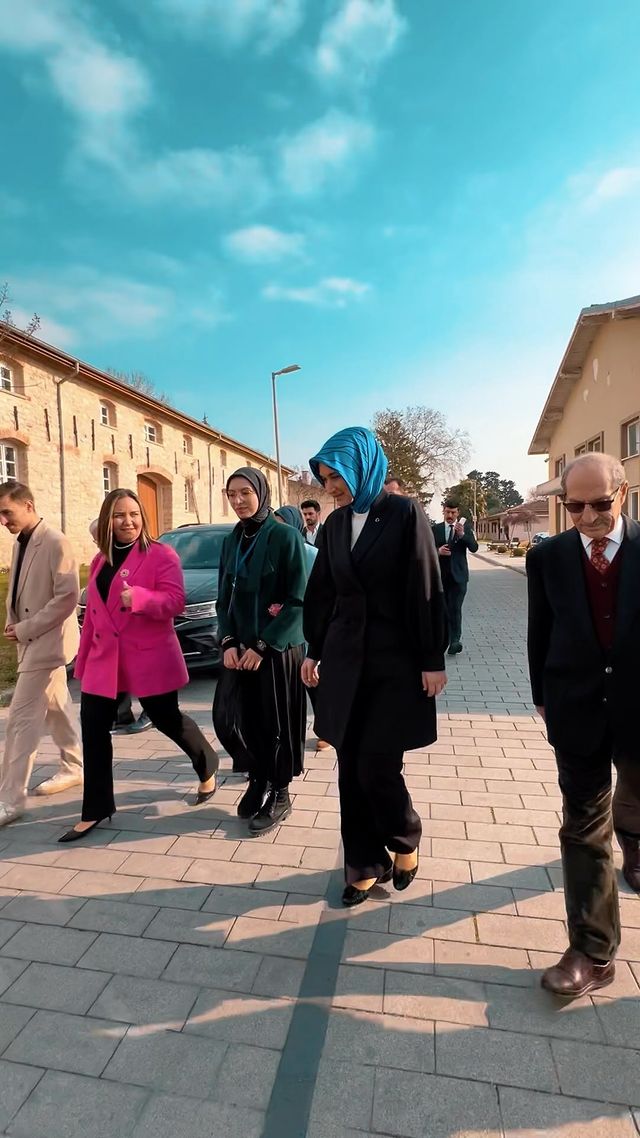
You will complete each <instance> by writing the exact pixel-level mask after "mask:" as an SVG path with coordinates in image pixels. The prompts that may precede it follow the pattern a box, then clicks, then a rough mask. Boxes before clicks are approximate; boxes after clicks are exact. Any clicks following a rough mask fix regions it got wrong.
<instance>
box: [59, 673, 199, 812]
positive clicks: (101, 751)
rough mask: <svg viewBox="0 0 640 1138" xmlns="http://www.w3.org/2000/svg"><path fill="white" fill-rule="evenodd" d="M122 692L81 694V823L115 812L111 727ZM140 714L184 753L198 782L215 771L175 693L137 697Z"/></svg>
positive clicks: (191, 721) (197, 730)
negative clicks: (140, 708)
mask: <svg viewBox="0 0 640 1138" xmlns="http://www.w3.org/2000/svg"><path fill="white" fill-rule="evenodd" d="M121 699H122V693H120V694H119V695H118V696H116V698H115V699H108V698H107V697H105V696H102V695H89V694H88V693H87V692H83V693H82V698H81V701H80V725H81V727H82V748H83V751H84V794H83V798H82V821H83V822H95V821H96V819H98V818H106V817H108V816H109V815H110V814H113V813H114V812H115V801H114V797H113V742H112V738H111V727H112V726H113V722H114V719H115V717H116V710H117V707H118V704H119V703H120V701H121ZM138 699H139V701H140V703H141V705H142V708H143V710H144V711H146V713H147V715H148V716H149V719H150V720H151V722H152V723H153V726H154V727H157V729H158V731H162V734H163V735H166V736H167V738H168V739H171V740H172V741H173V742H174V743H177V745H178V746H179V747H180V748H181V750H182V751H184V753H185V755H187V756H188V757H189V758H190V759H191V762H192V764H193V769H194V771H195V772H196V774H197V776H198V779H199V781H200V782H206V781H207V780H208V779H210V778H211V776H212V775H213V774H215V772H216V771H217V769H218V756H217V754H216V752H215V751H214V749H213V747H212V746H211V744H210V743H209V742H208V741H207V739H206V738H205V736H204V735H203V734H202V731H201V730H200V728H199V727H198V724H197V723H195V721H194V720H193V719H191V718H190V716H188V715H185V714H184V713H183V712H182V711H181V710H180V707H179V704H178V693H177V691H170V692H164V693H163V694H162V695H152V696H149V695H146V696H138Z"/></svg>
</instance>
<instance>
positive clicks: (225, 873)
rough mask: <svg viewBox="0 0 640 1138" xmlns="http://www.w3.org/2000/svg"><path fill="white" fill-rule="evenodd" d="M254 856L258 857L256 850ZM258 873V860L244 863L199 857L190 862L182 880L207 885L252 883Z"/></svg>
mask: <svg viewBox="0 0 640 1138" xmlns="http://www.w3.org/2000/svg"><path fill="white" fill-rule="evenodd" d="M265 849H266V847H265ZM256 858H258V859H259V854H258V853H257V852H256ZM259 873H260V862H259V860H258V863H257V864H245V863H244V862H238V861H231V862H226V861H221V860H220V859H218V860H217V861H215V860H214V859H213V858H202V857H201V858H197V859H196V860H195V861H192V862H191V865H190V866H189V868H188V870H187V871H186V873H185V874H184V877H183V881H199V882H203V883H204V884H207V885H252V884H253V882H254V881H255V880H256V878H257V877H258V876H259Z"/></svg>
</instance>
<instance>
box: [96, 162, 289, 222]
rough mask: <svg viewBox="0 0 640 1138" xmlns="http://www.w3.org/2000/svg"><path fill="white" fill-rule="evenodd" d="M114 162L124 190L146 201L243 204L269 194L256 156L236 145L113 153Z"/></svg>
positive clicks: (243, 206) (222, 205) (255, 203)
mask: <svg viewBox="0 0 640 1138" xmlns="http://www.w3.org/2000/svg"><path fill="white" fill-rule="evenodd" d="M116 168H117V170H118V173H119V176H120V178H121V180H122V182H123V184H124V185H125V187H126V188H127V189H128V190H129V192H130V193H132V194H134V195H135V196H136V197H138V198H140V199H141V200H144V201H148V202H153V201H158V202H162V201H175V202H178V203H179V204H181V205H183V206H192V207H197V208H209V207H211V208H225V207H227V206H232V205H233V206H235V207H237V208H238V209H239V210H243V209H245V210H247V209H254V208H257V207H258V206H261V205H264V204H265V202H266V201H267V198H268V196H269V185H268V182H267V179H266V176H265V173H264V169H263V165H262V162H261V160H260V159H259V158H258V157H256V156H255V155H253V154H250V153H248V152H247V151H244V150H240V149H235V150H228V151H218V150H209V149H207V148H204V147H203V148H194V149H192V150H168V151H166V152H165V153H164V154H161V155H159V157H158V158H149V159H147V158H144V157H143V156H142V155H138V158H137V161H136V162H131V161H128V160H126V158H125V159H123V160H120V158H119V157H118V158H117V159H116Z"/></svg>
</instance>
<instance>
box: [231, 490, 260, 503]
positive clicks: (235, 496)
mask: <svg viewBox="0 0 640 1138" xmlns="http://www.w3.org/2000/svg"><path fill="white" fill-rule="evenodd" d="M226 494H227V498H228V499H229V501H230V502H237V501H240V502H247V501H248V500H249V498H251V497H252V495H255V497H257V494H256V492H255V490H227V491H226Z"/></svg>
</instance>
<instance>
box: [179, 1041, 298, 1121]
mask: <svg viewBox="0 0 640 1138" xmlns="http://www.w3.org/2000/svg"><path fill="white" fill-rule="evenodd" d="M198 1046H199V1047H201V1044H198ZM213 1046H215V1044H214V1042H213V1041H208V1042H207V1048H206V1053H207V1054H208V1053H209V1049H210V1048H211V1047H213ZM222 1046H224V1045H222ZM279 1063H280V1052H279V1051H269V1050H267V1048H265V1047H253V1046H248V1045H247V1044H243V1043H234V1044H232V1045H231V1046H230V1047H229V1048H228V1049H227V1052H226V1055H225V1058H224V1060H223V1062H222V1066H221V1067H220V1070H219V1072H218V1076H217V1079H216V1083H215V1087H214V1090H213V1093H212V1095H211V1098H214V1099H215V1100H216V1102H219V1103H224V1104H225V1106H227V1107H231V1106H249V1107H253V1108H254V1109H255V1110H266V1109H267V1107H268V1105H269V1100H270V1098H271V1094H272V1092H273V1086H274V1083H275V1080H276V1075H277V1073H278V1065H279Z"/></svg>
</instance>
